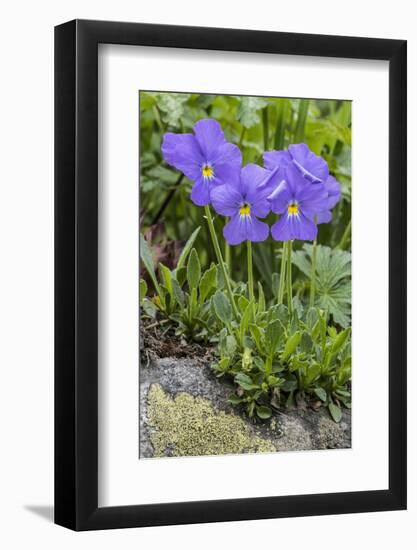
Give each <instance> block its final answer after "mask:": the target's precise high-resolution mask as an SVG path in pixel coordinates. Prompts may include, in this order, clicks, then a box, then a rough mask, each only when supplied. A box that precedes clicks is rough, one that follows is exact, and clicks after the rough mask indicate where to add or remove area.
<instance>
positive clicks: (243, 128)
mask: <svg viewBox="0 0 417 550" xmlns="http://www.w3.org/2000/svg"><path fill="white" fill-rule="evenodd" d="M245 133H246V128H245V127H244V126H242V131H241V132H240V138H239V148H240V147H242V143H243V138H244V137H245Z"/></svg>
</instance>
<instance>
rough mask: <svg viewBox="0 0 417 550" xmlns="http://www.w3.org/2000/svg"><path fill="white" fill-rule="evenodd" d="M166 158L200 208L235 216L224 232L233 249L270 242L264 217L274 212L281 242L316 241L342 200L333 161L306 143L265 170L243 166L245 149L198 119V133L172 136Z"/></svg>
mask: <svg viewBox="0 0 417 550" xmlns="http://www.w3.org/2000/svg"><path fill="white" fill-rule="evenodd" d="M162 154H163V156H164V159H165V161H166V162H167V163H168V164H170V165H171V166H174V167H175V168H177V169H178V170H180V171H182V172H183V173H184V174H185V175H186V176H187V177H188V178H189V179H190V180H191V181H193V182H194V185H193V188H192V191H191V200H192V201H193V202H194V204H196V205H198V206H206V205H209V204H211V205H212V206H213V208H214V210H215V211H216V212H217V213H218V214H221V215H223V216H228V217H230V221H229V222H228V223H227V224H226V225H225V227H224V230H223V234H224V237H225V239H226V240H227V242H228V243H229V244H231V245H236V244H240V243H242V242H244V241H253V242H259V241H264V240H266V239H267V238H268V235H269V226H268V224H266V223H265V222H261V221H260V220H259V219H258V218H266V216H267V215H268V214H269V212H271V211H272V212H274V213H275V214H278V215H279V219H278V221H277V222H276V223H274V224H273V225H272V227H271V234H272V237H273V238H274V239H275V240H277V241H289V240H294V239H299V240H305V241H311V240H314V239H315V238H316V236H317V224H320V223H328V222H329V221H330V220H331V218H332V214H331V210H332V208H333V207H334V206H335V205H336V204H337V203H338V202H339V200H340V198H341V190H340V184H339V183H338V182H337V181H336V179H335V178H334V177H333V176H331V175H330V174H329V168H328V166H327V162H326V161H325V160H324V159H323V158H321V157H319V156H317V155H315V154H314V153H313V152H311V151H310V149H309V148H308V146H307V145H305V144H304V143H299V144H296V145H290V146H289V148H288V150H287V151H268V152H266V153H265V154H264V168H262V167H260V166H258V165H256V164H248V165H246V166H244V167H242V154H241V152H240V150H239V148H238V147H237V146H236V145H233V144H231V143H228V142H227V141H226V138H225V136H224V133H223V130H222V128H221V126H220V124H219V123H218V122H217V121H216V120H213V119H203V120H200V121H198V122H197V123H196V124H195V126H194V134H173V133H166V134H165V135H164V139H163V143H162Z"/></svg>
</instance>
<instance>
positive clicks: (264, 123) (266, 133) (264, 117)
mask: <svg viewBox="0 0 417 550" xmlns="http://www.w3.org/2000/svg"><path fill="white" fill-rule="evenodd" d="M262 127H263V137H264V149H265V151H267V150H268V144H269V116H268V105H267V106H266V107H264V109H263V110H262Z"/></svg>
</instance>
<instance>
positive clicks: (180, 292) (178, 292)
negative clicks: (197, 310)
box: [172, 279, 185, 307]
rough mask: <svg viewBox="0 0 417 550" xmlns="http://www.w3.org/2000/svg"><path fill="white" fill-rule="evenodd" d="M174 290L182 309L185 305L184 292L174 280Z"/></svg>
mask: <svg viewBox="0 0 417 550" xmlns="http://www.w3.org/2000/svg"><path fill="white" fill-rule="evenodd" d="M172 290H173V294H174V297H175V299H176V300H177V302H178V303H179V304H180V306H181V307H184V303H185V296H184V291H183V290H182V288H181V286H180V284H179V282H178V281H177V279H172Z"/></svg>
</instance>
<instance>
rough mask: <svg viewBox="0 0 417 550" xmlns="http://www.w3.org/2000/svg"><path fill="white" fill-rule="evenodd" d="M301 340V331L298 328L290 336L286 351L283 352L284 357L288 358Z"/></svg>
mask: <svg viewBox="0 0 417 550" xmlns="http://www.w3.org/2000/svg"><path fill="white" fill-rule="evenodd" d="M300 340H301V333H300V331H298V330H297V332H295V333H294V334H293V335H292V336H291V337H290V338H288V340H287V342H286V344H285V348H284V352H283V354H282V359H287V358H288V357H289V356H290V355H291V354H292V353H294V351H295V350H296V348H297V346H298V344H299V343H300Z"/></svg>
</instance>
